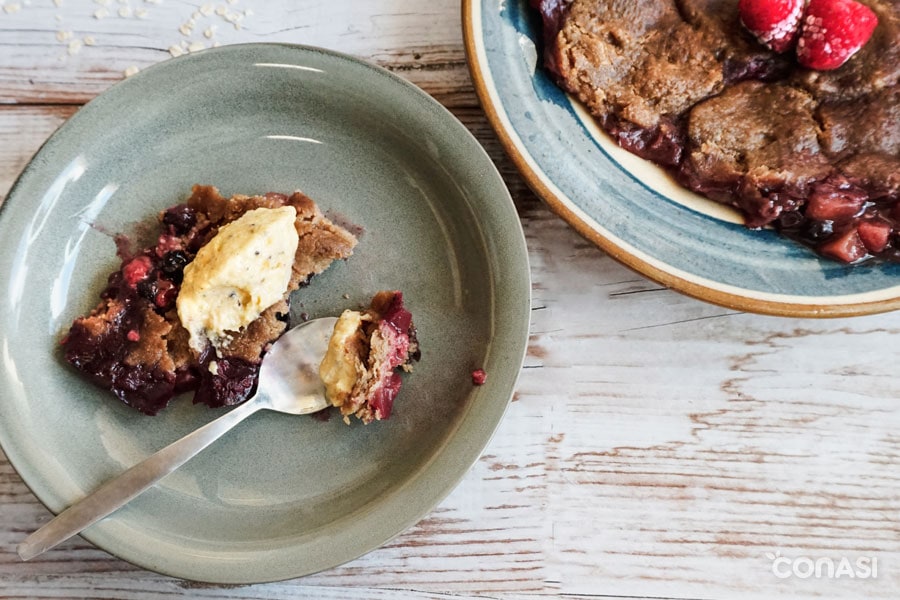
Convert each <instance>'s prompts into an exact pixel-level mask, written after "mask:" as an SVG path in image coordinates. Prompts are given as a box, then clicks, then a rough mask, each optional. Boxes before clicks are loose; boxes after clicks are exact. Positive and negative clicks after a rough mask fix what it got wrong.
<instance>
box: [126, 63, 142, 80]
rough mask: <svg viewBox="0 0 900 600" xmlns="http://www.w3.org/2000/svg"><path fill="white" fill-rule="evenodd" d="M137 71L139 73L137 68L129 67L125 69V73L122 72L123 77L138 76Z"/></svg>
mask: <svg viewBox="0 0 900 600" xmlns="http://www.w3.org/2000/svg"><path fill="white" fill-rule="evenodd" d="M138 71H140V69H139V68H137V66H135V65H131V66H130V67H128V68H127V69H125V71H124V73H125V77H131V76H133V75H137V74H138Z"/></svg>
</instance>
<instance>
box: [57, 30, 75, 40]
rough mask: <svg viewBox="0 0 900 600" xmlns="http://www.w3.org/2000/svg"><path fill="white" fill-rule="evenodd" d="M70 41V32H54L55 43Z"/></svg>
mask: <svg viewBox="0 0 900 600" xmlns="http://www.w3.org/2000/svg"><path fill="white" fill-rule="evenodd" d="M69 39H72V32H71V31H57V32H56V41H57V42H65V41H66V40H69Z"/></svg>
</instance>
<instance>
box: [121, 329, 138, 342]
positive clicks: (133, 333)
mask: <svg viewBox="0 0 900 600" xmlns="http://www.w3.org/2000/svg"><path fill="white" fill-rule="evenodd" d="M125 337H127V338H128V341H129V342H139V341H141V333H140V332H139V331H138V330H137V329H131V330H130V331H129V332H128V333H127V334H125Z"/></svg>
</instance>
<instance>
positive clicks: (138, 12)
mask: <svg viewBox="0 0 900 600" xmlns="http://www.w3.org/2000/svg"><path fill="white" fill-rule="evenodd" d="M149 14H150V11H148V10H147V9H146V8H136V9H135V11H134V16H136V17H137V18H138V19H146V18H147V16H148V15H149Z"/></svg>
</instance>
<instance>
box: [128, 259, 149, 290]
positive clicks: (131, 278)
mask: <svg viewBox="0 0 900 600" xmlns="http://www.w3.org/2000/svg"><path fill="white" fill-rule="evenodd" d="M152 267H153V265H152V263H151V262H150V258H149V257H147V256H136V257H135V258H132V259H131V260H130V261H128V262H127V263H125V266H124V267H122V276H123V277H124V278H125V282H126V283H127V284H128V285H130V286H131V287H136V286H137V284H138V283H139V282H140V281H141V280H143V279H144V278H145V277H147V273H149V272H150V269H151V268H152Z"/></svg>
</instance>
